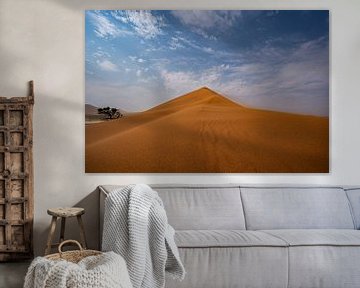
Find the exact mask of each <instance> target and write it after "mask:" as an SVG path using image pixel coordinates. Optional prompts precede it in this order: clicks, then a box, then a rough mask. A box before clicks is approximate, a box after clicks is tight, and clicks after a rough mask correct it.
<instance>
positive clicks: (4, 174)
mask: <svg viewBox="0 0 360 288" xmlns="http://www.w3.org/2000/svg"><path fill="white" fill-rule="evenodd" d="M30 88H31V89H30V91H31V93H30V96H28V97H13V98H6V97H0V261H9V260H18V259H23V258H29V257H32V246H33V245H32V226H33V171H32V169H33V163H32V107H33V103H34V95H33V86H32V83H30Z"/></svg>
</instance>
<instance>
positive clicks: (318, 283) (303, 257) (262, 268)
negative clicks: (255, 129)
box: [100, 185, 360, 288]
mask: <svg viewBox="0 0 360 288" xmlns="http://www.w3.org/2000/svg"><path fill="white" fill-rule="evenodd" d="M116 187H117V188H118V186H100V191H101V201H100V214H101V215H100V217H102V214H103V200H104V199H105V197H106V196H107V195H108V194H109V193H111V191H113V190H114V189H115V188H116ZM153 188H154V189H155V190H156V191H158V193H159V195H160V197H161V198H162V200H163V202H164V206H165V209H166V212H167V215H168V220H169V223H170V224H171V225H172V226H173V227H174V228H175V229H176V239H175V240H176V242H177V244H178V246H179V250H180V255H181V258H182V260H183V263H184V266H185V269H186V271H187V275H186V278H185V280H184V281H183V282H176V281H173V280H171V279H169V280H167V283H166V287H167V288H175V287H176V288H180V287H184V288H202V287H204V288H205V287H206V288H212V287H214V288H227V287H239V288H240V287H249V288H250V287H254V288H255V287H258V288H272V287H273V288H287V287H291V288H317V287H323V288H341V287H347V288H355V287H360V231H358V230H357V229H359V228H360V188H359V189H358V188H353V189H344V188H342V187H284V186H279V187H260V186H259V187H252V186H242V185H228V186H209V185H207V186H194V185H187V186H184V185H175V186H174V185H171V186H159V185H153ZM100 223H102V218H101V220H100ZM101 230H102V229H101V227H100V232H101Z"/></svg>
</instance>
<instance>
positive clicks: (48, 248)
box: [45, 216, 57, 255]
mask: <svg viewBox="0 0 360 288" xmlns="http://www.w3.org/2000/svg"><path fill="white" fill-rule="evenodd" d="M56 220H57V217H56V216H53V217H52V219H51V224H50V231H49V236H48V240H47V244H46V250H45V255H48V254H50V252H51V243H52V239H53V237H54V233H55V228H56Z"/></svg>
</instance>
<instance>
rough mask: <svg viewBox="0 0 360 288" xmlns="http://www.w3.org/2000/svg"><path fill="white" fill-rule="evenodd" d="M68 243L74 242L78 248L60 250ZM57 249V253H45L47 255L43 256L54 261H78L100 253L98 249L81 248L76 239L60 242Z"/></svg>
mask: <svg viewBox="0 0 360 288" xmlns="http://www.w3.org/2000/svg"><path fill="white" fill-rule="evenodd" d="M68 243H72V244H76V245H77V246H78V247H79V250H74V251H65V252H63V251H62V250H61V248H62V247H63V246H64V245H65V244H68ZM58 251H59V253H54V254H50V255H47V256H45V258H47V259H49V260H55V261H56V260H66V261H69V262H73V263H78V262H79V261H81V260H82V259H84V258H85V257H88V256H96V255H100V254H102V252H100V251H96V250H85V249H83V248H82V246H81V244H80V243H79V242H78V241H76V240H66V241H63V242H61V244H60V245H59V248H58Z"/></svg>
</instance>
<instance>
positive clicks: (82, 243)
mask: <svg viewBox="0 0 360 288" xmlns="http://www.w3.org/2000/svg"><path fill="white" fill-rule="evenodd" d="M77 220H78V222H79V226H80V239H81V245H82V246H83V248H84V249H86V247H87V244H86V238H85V229H84V223H83V222H82V219H81V215H78V216H77Z"/></svg>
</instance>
